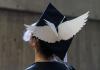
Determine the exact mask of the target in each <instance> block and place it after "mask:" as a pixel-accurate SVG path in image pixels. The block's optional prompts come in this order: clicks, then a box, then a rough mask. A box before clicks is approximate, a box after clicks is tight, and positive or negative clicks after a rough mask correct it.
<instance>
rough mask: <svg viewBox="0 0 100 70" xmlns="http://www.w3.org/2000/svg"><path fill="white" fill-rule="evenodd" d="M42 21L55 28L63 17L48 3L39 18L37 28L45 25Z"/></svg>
mask: <svg viewBox="0 0 100 70" xmlns="http://www.w3.org/2000/svg"><path fill="white" fill-rule="evenodd" d="M44 19H45V20H48V21H50V22H52V23H54V25H55V27H57V26H58V25H59V24H60V23H61V21H62V20H63V19H64V16H63V15H62V14H61V13H60V12H59V11H58V10H57V9H56V8H55V7H54V6H53V5H52V4H51V3H50V4H49V5H48V6H47V8H46V10H45V11H44V13H43V15H42V17H41V18H40V20H39V22H38V24H37V26H44V25H46V24H45V21H44Z"/></svg>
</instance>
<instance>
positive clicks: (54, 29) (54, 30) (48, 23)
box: [44, 19, 58, 37]
mask: <svg viewBox="0 0 100 70" xmlns="http://www.w3.org/2000/svg"><path fill="white" fill-rule="evenodd" d="M44 20H45V19H44ZM45 22H46V24H47V25H48V26H49V27H50V28H51V29H52V31H53V32H54V33H55V34H56V35H57V37H58V33H57V30H56V27H55V25H54V24H53V23H51V22H49V21H47V20H45Z"/></svg>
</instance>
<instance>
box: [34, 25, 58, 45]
mask: <svg viewBox="0 0 100 70" xmlns="http://www.w3.org/2000/svg"><path fill="white" fill-rule="evenodd" d="M33 36H36V37H38V38H39V39H40V40H43V41H45V42H48V43H55V42H56V41H57V36H56V35H55V33H54V32H53V31H52V29H51V28H50V27H49V26H38V27H36V28H35V31H34V32H33Z"/></svg>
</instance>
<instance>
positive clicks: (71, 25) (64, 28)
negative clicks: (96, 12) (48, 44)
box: [58, 11, 89, 40]
mask: <svg viewBox="0 0 100 70" xmlns="http://www.w3.org/2000/svg"><path fill="white" fill-rule="evenodd" d="M88 14H89V11H88V12H86V13H85V14H83V15H81V16H79V17H77V18H75V19H72V20H69V21H65V22H63V23H61V24H60V25H59V26H58V34H59V37H60V39H63V40H68V39H70V38H72V37H73V36H74V35H76V33H77V32H79V31H80V30H81V28H82V27H83V26H84V25H85V24H86V23H85V22H86V21H87V17H88Z"/></svg>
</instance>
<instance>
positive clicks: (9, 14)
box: [0, 0, 100, 70]
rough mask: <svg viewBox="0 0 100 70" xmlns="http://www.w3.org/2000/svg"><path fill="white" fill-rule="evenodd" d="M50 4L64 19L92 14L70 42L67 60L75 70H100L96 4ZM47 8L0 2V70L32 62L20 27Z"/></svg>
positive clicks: (35, 2)
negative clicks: (87, 12)
mask: <svg viewBox="0 0 100 70" xmlns="http://www.w3.org/2000/svg"><path fill="white" fill-rule="evenodd" d="M51 2H52V3H53V4H54V5H55V6H56V7H57V9H59V11H61V12H62V13H63V14H64V15H66V16H71V17H76V16H79V15H81V14H83V13H85V12H86V11H88V10H90V11H91V14H90V17H89V18H90V19H89V21H88V22H87V25H86V26H85V27H84V28H83V30H81V31H80V32H79V33H78V34H77V35H76V36H75V38H74V39H73V42H72V45H71V47H70V49H69V51H68V56H69V57H68V60H69V63H71V64H73V65H74V66H75V67H76V70H100V60H99V59H100V52H99V49H100V47H99V46H100V31H99V30H100V20H99V19H100V14H99V11H100V9H99V0H92V1H89V0H75V1H72V0H70V1H66V0H64V1H59V0H58V1H57V0H51ZM47 4H48V1H47V0H0V70H23V69H24V68H25V67H26V66H28V65H30V64H31V63H33V62H34V51H33V50H32V49H31V48H29V47H28V46H29V45H28V44H27V43H25V42H23V40H22V35H23V32H24V31H25V28H24V26H23V24H31V23H32V22H35V21H37V20H38V19H39V17H40V16H41V12H43V11H44V10H45V8H46V6H47Z"/></svg>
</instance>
